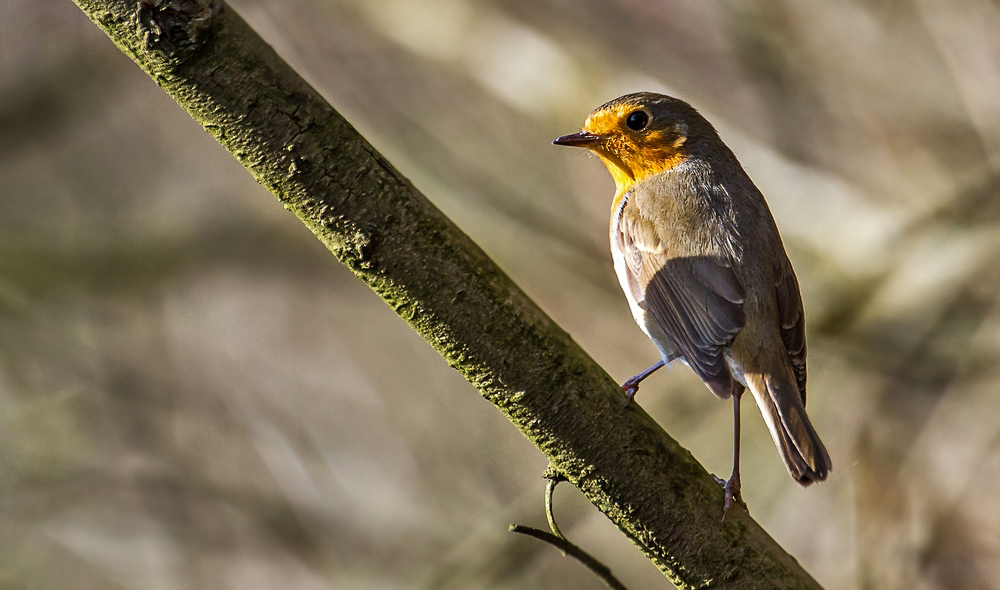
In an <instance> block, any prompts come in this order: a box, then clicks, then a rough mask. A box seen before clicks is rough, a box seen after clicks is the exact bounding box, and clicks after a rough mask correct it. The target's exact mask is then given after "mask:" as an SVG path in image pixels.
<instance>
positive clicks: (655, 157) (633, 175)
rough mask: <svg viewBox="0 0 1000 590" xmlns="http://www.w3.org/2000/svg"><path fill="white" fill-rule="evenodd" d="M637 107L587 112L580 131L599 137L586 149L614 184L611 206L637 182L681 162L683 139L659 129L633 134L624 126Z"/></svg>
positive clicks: (682, 136)
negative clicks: (613, 198)
mask: <svg viewBox="0 0 1000 590" xmlns="http://www.w3.org/2000/svg"><path fill="white" fill-rule="evenodd" d="M636 110H642V107H641V105H637V104H619V105H615V106H614V107H611V108H607V109H602V110H598V111H595V112H594V113H591V115H590V116H589V117H587V121H586V122H585V123H584V125H583V129H584V131H589V132H590V133H593V134H595V135H599V136H601V138H602V139H601V141H598V142H596V143H594V144H593V145H592V146H590V149H591V150H593V151H594V152H596V153H597V155H598V156H600V158H601V160H602V161H603V162H604V165H605V166H607V168H608V172H610V173H611V177H612V178H613V179H614V181H615V186H616V188H617V191H616V193H615V200H614V203H613V204H612V207H617V205H618V202H619V201H620V199H621V197H622V196H623V195H624V194H625V193H626V192H628V190H629V189H630V188H632V186H633V185H635V184H636V183H637V182H641V181H642V180H644V179H646V178H648V177H650V176H653V175H655V174H660V173H662V172H665V171H667V170H670V169H671V168H673V167H675V166H677V165H678V164H680V163H681V162H683V161H684V160H685V158H686V154H684V152H683V146H684V143H685V141H686V140H687V137H685V136H684V135H683V134H678V133H670V132H668V131H665V130H662V129H655V128H654V129H651V130H640V131H634V130H632V129H629V128H628V127H627V126H626V125H625V120H626V118H627V117H628V116H629V114H631V113H633V112H635V111H636Z"/></svg>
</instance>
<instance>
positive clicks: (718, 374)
mask: <svg viewBox="0 0 1000 590" xmlns="http://www.w3.org/2000/svg"><path fill="white" fill-rule="evenodd" d="M617 239H618V247H619V248H620V250H621V251H622V252H623V253H624V259H625V266H626V273H627V277H628V287H629V289H630V290H631V291H632V293H633V295H634V296H635V299H636V301H637V302H638V303H639V305H640V306H641V307H643V309H645V310H646V311H647V312H649V313H650V314H651V315H652V316H653V319H654V320H655V321H656V323H657V325H659V327H660V328H661V329H662V330H663V332H664V334H666V335H667V337H668V338H669V339H670V340H671V343H672V344H673V346H674V347H675V348H676V349H677V350H678V351H679V352H680V354H681V356H682V357H683V358H684V360H685V361H686V362H687V363H688V365H690V366H691V368H692V369H694V371H695V373H696V374H697V375H698V376H699V377H701V379H702V380H703V381H705V383H706V384H707V385H708V386H709V388H710V389H711V390H712V391H713V392H714V393H715V394H716V395H718V396H719V397H722V398H726V397H729V395H730V394H731V393H732V391H733V389H734V387H736V383H735V381H734V379H733V377H732V375H731V374H730V371H729V367H728V364H727V361H726V358H725V349H726V348H727V347H728V346H729V345H730V344H732V341H733V339H734V338H735V337H736V335H737V334H738V333H739V332H740V330H741V329H742V328H743V325H744V323H745V321H746V318H745V316H744V311H743V301H744V295H745V291H744V288H743V285H742V284H741V282H740V280H739V278H738V277H737V275H736V273H735V272H734V271H733V269H732V266H731V265H730V264H729V263H728V261H726V260H724V259H723V258H722V257H718V256H684V255H682V254H678V253H677V252H671V251H669V249H668V248H667V247H666V246H665V245H664V244H663V243H662V242H661V240H660V238H659V233H658V232H657V231H656V228H655V226H654V225H653V222H652V221H651V220H650V219H649V218H648V217H647V216H645V215H643V212H642V211H641V210H640V208H639V207H638V206H637V205H636V204H634V203H632V202H625V203H624V205H623V207H622V209H621V217H620V218H619V221H618V235H617Z"/></svg>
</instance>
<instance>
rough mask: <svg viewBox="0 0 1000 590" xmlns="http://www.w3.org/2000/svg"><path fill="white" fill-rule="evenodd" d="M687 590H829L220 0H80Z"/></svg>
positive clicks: (118, 41) (121, 45)
mask: <svg viewBox="0 0 1000 590" xmlns="http://www.w3.org/2000/svg"><path fill="white" fill-rule="evenodd" d="M75 1H76V3H77V4H78V5H79V6H80V7H81V8H82V9H83V11H84V12H85V13H87V15H88V16H89V17H90V18H91V20H93V21H94V22H95V23H97V24H98V25H99V26H100V27H101V28H102V29H103V30H104V31H105V32H106V33H107V34H108V36H109V37H110V38H111V39H112V40H113V41H114V42H115V44H117V45H118V47H119V48H121V49H122V50H123V51H124V52H125V53H127V54H128V55H129V56H131V57H132V59H134V60H135V61H136V63H138V64H139V66H140V67H142V68H143V69H144V70H145V71H146V72H147V73H148V74H149V75H150V76H151V77H152V78H153V80H155V81H156V83H157V84H159V85H160V86H161V87H162V88H163V89H164V90H165V91H166V92H167V93H169V94H170V95H171V96H172V97H173V98H174V99H175V100H176V101H177V102H178V103H179V104H180V105H181V106H182V107H184V108H185V109H187V111H188V112H189V113H190V114H191V116H192V117H194V119H195V120H197V121H198V122H199V123H201V124H202V125H203V126H204V127H205V129H206V130H207V131H208V132H209V133H211V134H212V135H214V136H215V137H216V138H217V139H218V140H219V141H220V142H221V143H222V144H223V145H224V146H225V147H226V148H227V149H228V150H229V151H230V152H232V153H233V155H234V156H236V158H237V159H239V161H240V162H242V163H243V165H244V166H246V167H247V169H248V170H250V172H251V173H252V174H253V175H254V177H255V178H256V179H257V180H258V181H260V182H261V183H262V184H263V185H264V186H265V187H267V188H268V189H270V191H271V192H272V193H273V194H274V195H275V196H276V197H277V198H278V199H279V200H280V201H281V202H282V203H283V204H284V206H285V207H286V208H287V209H289V210H291V211H292V212H293V213H295V215H297V216H298V217H299V218H300V219H301V220H302V222H303V223H305V224H306V225H307V226H308V227H309V229H311V230H312V231H313V233H315V234H316V236H317V237H319V239H320V240H322V241H323V243H324V244H326V245H327V247H328V248H329V249H330V251H331V252H332V253H333V254H334V255H335V256H336V257H337V259H338V260H340V261H341V262H342V263H344V264H345V265H347V266H348V267H349V268H350V269H351V270H352V271H353V272H354V273H355V274H356V275H357V276H358V277H359V278H360V279H361V280H363V281H365V283H367V284H368V285H369V286H370V287H371V288H372V289H373V290H374V291H375V292H376V293H378V295H379V296H380V297H382V298H383V299H384V300H385V301H386V303H388V304H389V305H390V306H391V307H392V308H393V309H394V310H395V311H396V313H398V314H399V315H400V316H401V317H402V318H403V319H405V320H406V321H407V322H408V323H409V324H410V326H412V327H413V329H414V330H416V331H417V332H418V333H420V335H421V336H423V337H424V338H425V339H426V340H427V342H429V343H430V344H431V345H432V346H433V347H434V348H435V349H436V350H437V351H438V352H439V353H441V355H442V356H443V357H444V358H445V359H446V360H447V361H448V363H449V364H450V365H451V366H452V367H454V368H456V369H457V370H458V371H460V372H461V373H462V374H463V375H464V376H465V377H466V378H467V379H468V380H469V381H470V382H471V383H472V384H473V385H475V386H476V387H477V388H478V389H479V391H480V392H482V394H483V395H484V396H485V397H486V398H487V399H488V400H489V401H490V402H492V403H493V404H494V405H496V407H497V408H499V409H500V411H501V412H503V413H504V414H505V415H506V416H507V417H508V418H509V419H510V421H511V422H512V423H513V424H514V425H515V426H517V428H518V429H519V430H520V431H521V432H522V433H523V434H524V435H525V436H526V437H527V438H528V439H529V440H531V441H532V442H533V443H534V444H535V445H536V446H537V447H538V448H539V449H540V450H541V451H542V452H543V453H545V455H546V456H547V457H548V458H549V460H550V461H551V463H552V465H553V466H554V467H555V468H556V469H558V471H559V472H560V473H563V474H565V476H566V477H567V479H568V480H569V481H570V482H572V483H573V484H574V485H576V486H577V487H579V488H580V489H581V490H582V491H583V493H584V494H586V496H587V497H588V498H589V499H590V500H591V501H592V502H593V503H594V505H595V506H597V507H598V508H599V509H600V510H601V511H602V512H604V513H605V514H606V515H607V516H608V518H610V519H611V520H612V521H613V522H614V523H615V524H617V525H618V527H619V528H620V529H621V530H622V531H623V532H624V533H625V534H626V535H627V536H628V537H629V538H630V539H632V541H633V542H634V543H635V544H636V545H637V546H638V547H639V548H640V549H641V550H642V551H643V552H644V553H645V554H646V555H647V556H648V557H649V558H650V559H651V560H652V561H653V563H655V564H656V566H657V567H658V568H660V570H661V571H663V572H664V574H666V576H667V577H668V578H669V579H670V580H671V581H673V582H674V583H675V584H677V585H678V586H680V587H682V588H704V587H716V588H723V587H724V588H751V587H753V588H818V587H819V586H818V584H817V583H816V582H815V581H814V580H812V579H811V578H810V577H809V575H808V574H807V573H806V572H805V571H804V570H803V569H802V568H801V567H800V566H799V565H798V563H797V562H796V561H795V560H794V559H793V558H792V557H790V556H789V555H788V554H787V553H785V552H784V550H782V548H781V547H780V546H778V544H777V543H775V542H774V540H773V539H771V538H770V537H769V536H768V535H767V534H766V533H765V532H764V531H763V530H762V529H761V528H760V526H759V525H757V524H756V523H755V522H754V521H753V520H752V519H751V518H750V517H749V516H748V515H747V514H746V513H745V512H743V511H737V512H736V513H735V514H731V515H730V517H729V518H728V519H727V520H726V522H725V523H722V522H721V518H722V502H723V498H722V488H720V487H719V485H718V484H716V483H715V481H714V480H713V479H712V477H711V476H710V475H709V474H708V473H707V472H706V471H705V469H704V468H703V467H702V466H701V465H700V464H698V462H697V461H695V460H694V458H693V457H692V456H691V454H690V453H689V452H688V451H686V450H685V449H683V448H682V447H681V446H680V445H678V444H677V443H676V442H675V441H674V440H673V439H672V438H670V437H669V436H668V435H667V434H666V433H665V432H663V430H662V429H661V428H660V427H659V426H658V425H657V424H656V423H655V422H654V421H653V420H652V419H650V418H649V416H647V415H646V414H645V413H644V412H643V411H642V410H641V408H639V407H638V406H636V405H632V406H630V407H629V408H627V409H623V408H622V395H621V390H620V389H619V388H618V386H617V384H616V383H615V382H614V381H613V380H612V379H611V378H610V377H609V376H608V375H607V373H605V372H604V371H603V370H602V369H601V367H599V366H598V365H597V364H596V363H595V362H594V361H593V360H592V359H591V358H590V357H589V356H587V354H586V353H585V352H584V351H583V350H582V349H581V348H580V347H579V346H578V345H577V344H576V343H575V342H574V341H573V340H572V339H571V338H570V337H569V335H567V334H566V333H565V332H564V331H563V330H562V329H560V328H559V326H557V325H556V324H555V323H554V322H553V321H552V320H551V319H550V318H549V317H548V316H547V315H546V314H545V313H544V312H542V310H541V309H539V308H538V306H537V305H535V303H534V302H532V301H531V300H530V299H529V298H528V297H527V296H526V295H525V294H524V293H523V292H522V291H521V290H520V289H519V288H518V287H517V286H516V285H514V283H513V282H512V281H511V280H510V279H509V278H508V277H507V276H506V275H505V274H504V273H503V272H502V271H501V270H500V269H499V268H497V266H496V265H495V264H494V263H493V262H492V261H491V260H490V259H489V258H488V257H487V256H486V254H485V253H483V251H482V250H480V249H479V248H478V247H477V246H476V245H475V244H474V243H473V242H472V240H470V239H469V238H468V237H467V236H466V235H465V234H463V233H462V232H461V230H459V229H458V228H457V227H456V226H455V225H454V224H453V223H452V222H451V221H450V220H448V219H447V218H446V217H445V216H444V215H443V214H442V213H441V212H440V211H438V210H437V209H436V208H435V207H434V206H433V205H432V204H431V203H430V202H428V201H427V199H426V198H425V197H424V196H423V195H422V194H420V192H419V191H417V190H416V189H415V188H414V187H413V186H412V185H411V184H410V182H409V181H408V180H407V179H406V178H404V177H403V176H402V175H401V174H400V173H399V172H397V171H396V170H395V169H394V168H393V167H392V165H391V164H389V163H388V162H387V161H386V160H385V159H384V158H383V157H382V156H381V155H380V154H379V153H378V152H376V151H375V150H374V149H373V148H372V146H371V145H369V144H368V142H367V141H365V140H364V138H362V137H361V136H360V135H359V134H358V133H357V131H355V130H354V128H353V127H351V125H350V124H348V123H347V122H346V121H345V120H344V119H343V118H342V117H341V116H340V115H339V114H338V113H337V112H336V111H334V110H333V108H332V107H331V106H330V105H329V104H327V102H326V101H325V100H323V98H322V97H321V96H320V95H319V94H318V93H317V92H316V91H315V90H314V89H313V88H311V87H310V86H309V85H308V84H307V83H306V82H305V81H304V80H302V78H301V77H299V76H298V74H296V73H295V72H294V71H293V70H292V69H291V68H290V67H289V66H288V65H287V64H286V63H285V62H284V61H282V60H281V58H279V57H278V56H277V55H276V54H275V52H274V51H273V50H272V49H271V47H270V46H268V45H267V44H266V43H264V41H262V40H261V39H260V37H258V36H257V34H256V33H255V32H254V31H253V30H251V29H250V27H249V26H248V25H247V24H246V23H245V22H244V21H243V19H242V18H240V17H239V15H237V14H236V13H235V12H234V11H233V10H232V9H231V8H229V7H228V6H226V5H225V4H224V3H223V2H222V1H221V0H75Z"/></svg>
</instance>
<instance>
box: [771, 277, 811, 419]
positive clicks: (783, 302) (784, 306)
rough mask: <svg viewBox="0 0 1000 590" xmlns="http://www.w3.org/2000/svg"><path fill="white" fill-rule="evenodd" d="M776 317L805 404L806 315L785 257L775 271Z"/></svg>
mask: <svg viewBox="0 0 1000 590" xmlns="http://www.w3.org/2000/svg"><path fill="white" fill-rule="evenodd" d="M775 277H777V281H776V296H777V302H778V319H779V320H780V321H781V341H782V342H784V344H785V350H786V351H788V358H789V359H790V360H791V361H792V370H793V372H794V373H795V382H796V384H797V385H798V387H799V393H800V394H801V395H802V403H803V404H805V403H806V315H805V313H804V312H803V310H802V295H801V294H799V282H798V280H796V278H795V271H793V270H792V265H791V263H790V262H788V260H785V261H784V264H782V265H781V267H780V268H779V269H778V272H776V273H775Z"/></svg>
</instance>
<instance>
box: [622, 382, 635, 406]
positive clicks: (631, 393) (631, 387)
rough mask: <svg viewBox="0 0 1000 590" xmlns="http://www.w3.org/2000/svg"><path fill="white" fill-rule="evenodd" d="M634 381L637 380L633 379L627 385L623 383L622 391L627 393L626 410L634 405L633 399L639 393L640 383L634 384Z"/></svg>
mask: <svg viewBox="0 0 1000 590" xmlns="http://www.w3.org/2000/svg"><path fill="white" fill-rule="evenodd" d="M633 379H635V378H634V377H633V378H632V379H629V380H628V381H626V382H625V383H622V391H624V392H625V404H624V407H626V408H627V407H628V406H629V404H631V403H632V398H634V397H635V394H637V393H639V382H638V381H635V382H633Z"/></svg>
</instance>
